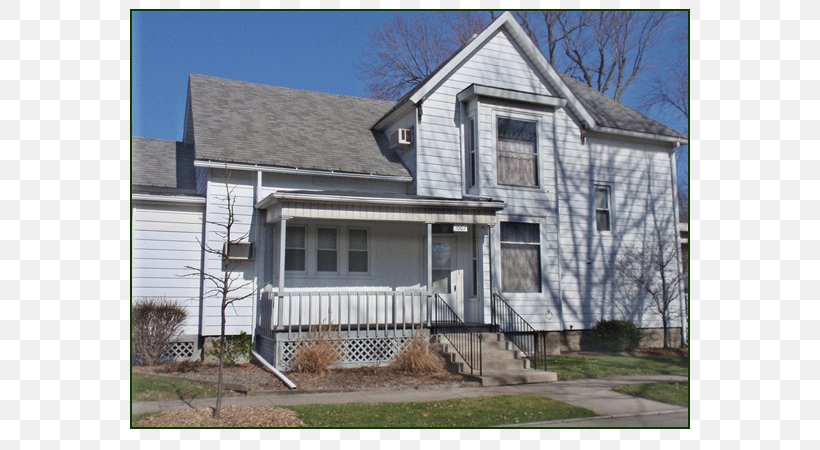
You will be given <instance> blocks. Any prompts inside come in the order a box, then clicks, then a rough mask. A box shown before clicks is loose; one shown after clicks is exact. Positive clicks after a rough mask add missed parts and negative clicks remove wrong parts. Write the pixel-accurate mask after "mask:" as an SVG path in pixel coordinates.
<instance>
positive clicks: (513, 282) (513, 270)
mask: <svg viewBox="0 0 820 450" xmlns="http://www.w3.org/2000/svg"><path fill="white" fill-rule="evenodd" d="M501 289H502V291H503V292H541V239H540V233H539V226H538V224H537V223H523V222H501Z"/></svg>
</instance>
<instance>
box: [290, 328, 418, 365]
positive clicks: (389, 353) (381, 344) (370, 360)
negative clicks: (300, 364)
mask: <svg viewBox="0 0 820 450" xmlns="http://www.w3.org/2000/svg"><path fill="white" fill-rule="evenodd" d="M412 339H413V337H412V336H384V337H367V338H359V339H357V338H341V339H328V340H329V341H330V342H332V343H333V346H334V348H336V351H337V352H338V354H339V362H338V363H337V364H334V366H336V367H355V366H371V365H378V364H384V363H387V362H390V361H392V360H394V359H395V358H396V357H397V356H398V355H399V354H401V352H402V351H403V350H404V348H405V347H406V346H407V344H408V343H409V342H410V340H412ZM309 343H310V341H304V340H303V341H298V340H284V341H277V342H276V348H277V352H276V354H277V355H278V356H279V358H277V364H276V365H277V368H278V369H279V370H287V369H289V368H290V362H291V361H292V360H293V357H294V355H295V354H296V351H297V350H298V348H299V347H300V346H302V345H306V344H309Z"/></svg>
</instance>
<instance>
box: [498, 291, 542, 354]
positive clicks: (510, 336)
mask: <svg viewBox="0 0 820 450" xmlns="http://www.w3.org/2000/svg"><path fill="white" fill-rule="evenodd" d="M490 315H491V320H492V323H493V325H494V326H496V327H497V328H498V330H499V331H501V332H502V333H504V337H506V338H507V340H508V341H511V342H512V343H513V344H515V346H516V347H518V349H519V350H521V351H522V352H523V353H524V354H526V355H527V358H528V359H529V360H530V367H532V368H533V369H541V370H547V339H546V336H541V335H539V333H538V331H536V330H535V328H533V327H532V325H530V324H529V322H527V321H526V320H524V318H523V317H521V316H520V315H519V314H518V313H517V312H516V311H515V310H514V309H513V308H512V306H510V304H509V303H507V301H506V300H504V297H502V296H501V295H500V294H498V293H493V298H492V301H491V302H490Z"/></svg>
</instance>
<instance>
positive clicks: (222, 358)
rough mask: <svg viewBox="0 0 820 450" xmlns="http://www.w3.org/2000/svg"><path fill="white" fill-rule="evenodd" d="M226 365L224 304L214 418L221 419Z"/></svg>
mask: <svg viewBox="0 0 820 450" xmlns="http://www.w3.org/2000/svg"><path fill="white" fill-rule="evenodd" d="M224 366H225V305H224V303H223V306H222V328H221V329H220V333H219V375H218V377H217V382H216V407H215V408H214V419H219V413H220V411H221V410H222V368H223V367H224Z"/></svg>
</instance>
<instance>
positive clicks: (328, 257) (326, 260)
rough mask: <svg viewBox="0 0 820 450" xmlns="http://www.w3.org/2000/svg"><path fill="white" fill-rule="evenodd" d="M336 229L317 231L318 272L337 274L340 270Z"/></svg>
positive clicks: (319, 229) (318, 229) (320, 229)
mask: <svg viewBox="0 0 820 450" xmlns="http://www.w3.org/2000/svg"><path fill="white" fill-rule="evenodd" d="M336 235H337V232H336V229H335V228H317V229H316V236H317V239H316V271H317V272H336V271H337V270H338V250H337V239H336Z"/></svg>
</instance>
